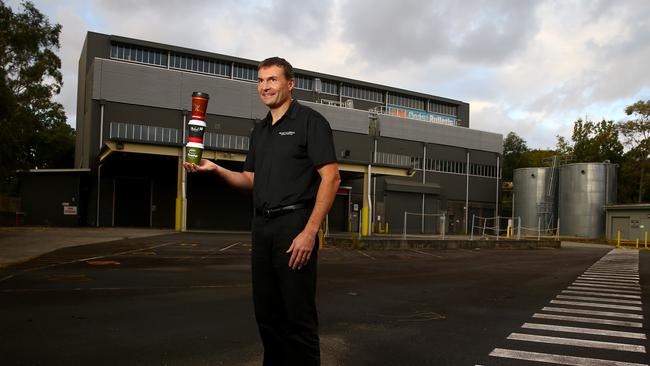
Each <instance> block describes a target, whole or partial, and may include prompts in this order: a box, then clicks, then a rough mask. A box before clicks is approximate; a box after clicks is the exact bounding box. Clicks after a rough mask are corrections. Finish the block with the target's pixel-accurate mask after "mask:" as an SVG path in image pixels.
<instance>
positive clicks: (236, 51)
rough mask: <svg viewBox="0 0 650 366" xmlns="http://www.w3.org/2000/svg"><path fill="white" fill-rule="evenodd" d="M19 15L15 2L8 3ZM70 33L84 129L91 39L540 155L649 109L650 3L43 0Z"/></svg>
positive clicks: (69, 92) (70, 64)
mask: <svg viewBox="0 0 650 366" xmlns="http://www.w3.org/2000/svg"><path fill="white" fill-rule="evenodd" d="M6 3H7V4H9V5H10V6H11V7H13V8H14V9H15V10H17V9H19V3H18V1H13V0H9V1H7V2H6ZM34 3H35V5H36V7H37V8H39V9H40V10H41V11H42V12H43V13H45V14H46V15H47V16H48V17H49V19H50V21H52V22H56V23H60V24H62V25H63V33H62V35H61V49H60V50H59V55H60V57H61V59H62V63H63V73H64V87H63V91H62V94H61V95H60V96H59V100H60V101H61V102H62V103H63V105H64V106H65V109H66V112H67V114H68V118H69V123H70V125H72V126H75V118H76V117H75V111H76V106H75V105H76V86H77V62H78V59H79V54H80V52H81V47H82V44H83V40H84V37H85V34H86V32H87V31H95V32H100V33H106V34H115V35H120V36H125V37H131V38H139V39H144V40H149V41H154V42H160V43H166V44H172V45H177V46H183V47H189V48H194V49H200V50H205V51H211V52H216V53H222V54H227V55H233V56H239V57H244V58H249V59H253V60H261V59H263V58H266V57H268V56H272V55H279V56H282V57H285V58H287V59H288V60H290V61H291V62H292V64H293V65H294V66H295V67H298V68H302V69H308V70H314V71H320V72H325V73H329V74H334V75H339V76H345V77H349V78H353V79H360V80H365V81H369V82H374V83H378V84H384V85H389V86H393V87H398V88H403V89H409V90H414V91H419V92H423V93H429V94H434V95H439V96H444V97H449V98H453V99H459V100H462V101H466V102H468V103H470V127H471V128H475V129H480V130H485V131H491V132H496V133H501V134H503V135H506V134H507V133H508V132H510V131H514V132H516V133H517V134H518V135H520V136H522V137H523V138H524V139H525V140H526V141H527V142H528V146H529V147H531V148H552V147H554V146H555V142H556V136H557V135H562V136H565V137H570V135H571V129H572V126H573V121H575V120H576V119H577V118H585V117H586V118H588V119H592V120H601V119H603V118H606V119H612V120H615V121H617V120H621V119H623V118H625V115H624V113H623V109H624V108H625V106H627V105H629V104H631V103H633V102H635V101H637V100H640V99H643V100H648V99H650V72H648V66H647V65H649V64H650V1H647V0H637V1H634V0H611V1H606V0H604V1H596V0H594V1H572V0H558V1H532V0H531V1H519V0H511V1H507V0H503V1H500V0H489V1H488V0H485V1H481V0H464V1H457V0H438V1H418V0H399V1H383V0H380V1H377V0H372V1H371V0H302V1H300V2H298V1H290V0H277V1H274V0H264V1H254V0H186V1H172V0H168V1H160V0H139V1H133V0H70V1H65V0H34Z"/></svg>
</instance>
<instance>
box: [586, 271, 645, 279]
mask: <svg viewBox="0 0 650 366" xmlns="http://www.w3.org/2000/svg"><path fill="white" fill-rule="evenodd" d="M582 276H591V277H600V278H620V279H623V280H638V279H639V275H638V274H629V275H617V274H608V273H599V272H589V271H587V272H585V273H583V274H582Z"/></svg>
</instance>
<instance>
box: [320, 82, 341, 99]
mask: <svg viewBox="0 0 650 366" xmlns="http://www.w3.org/2000/svg"><path fill="white" fill-rule="evenodd" d="M321 93H324V94H332V95H339V84H338V83H336V82H335V81H329V80H321Z"/></svg>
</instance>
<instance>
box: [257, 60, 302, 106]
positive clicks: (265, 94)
mask: <svg viewBox="0 0 650 366" xmlns="http://www.w3.org/2000/svg"><path fill="white" fill-rule="evenodd" d="M293 85H294V81H293V80H287V78H286V77H285V76H284V69H283V68H281V67H279V66H275V65H273V66H269V67H263V68H261V69H259V70H258V72H257V93H258V94H259V95H260V99H261V100H262V103H264V104H265V105H266V106H267V107H269V108H271V109H273V108H277V107H279V106H281V105H282V104H284V103H285V102H286V101H287V100H289V98H291V90H293Z"/></svg>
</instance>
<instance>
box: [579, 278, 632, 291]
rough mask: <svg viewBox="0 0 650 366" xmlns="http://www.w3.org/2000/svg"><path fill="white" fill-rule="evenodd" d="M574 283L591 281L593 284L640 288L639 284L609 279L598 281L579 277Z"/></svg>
mask: <svg viewBox="0 0 650 366" xmlns="http://www.w3.org/2000/svg"><path fill="white" fill-rule="evenodd" d="M574 283H591V284H595V285H607V286H609V287H613V288H628V289H638V288H639V285H638V284H626V283H620V282H609V281H598V280H585V279H577V280H575V282H574Z"/></svg>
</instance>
